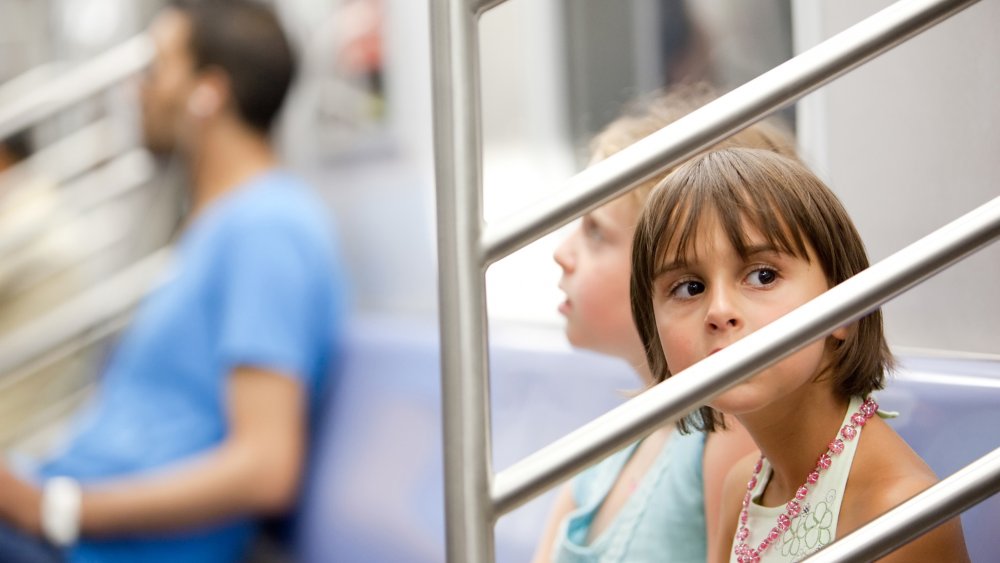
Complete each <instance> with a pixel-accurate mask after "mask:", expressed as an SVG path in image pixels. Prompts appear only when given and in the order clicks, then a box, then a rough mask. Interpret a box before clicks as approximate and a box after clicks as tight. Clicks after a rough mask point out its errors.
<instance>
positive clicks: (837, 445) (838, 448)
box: [827, 438, 844, 455]
mask: <svg viewBox="0 0 1000 563" xmlns="http://www.w3.org/2000/svg"><path fill="white" fill-rule="evenodd" d="M827 447H828V448H829V449H830V451H831V452H833V453H834V455H836V454H839V453H840V452H842V451H844V441H843V440H841V439H840V438H837V439H836V440H834V441H832V442H830V445H829V446H827Z"/></svg>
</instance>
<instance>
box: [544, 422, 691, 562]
mask: <svg viewBox="0 0 1000 563" xmlns="http://www.w3.org/2000/svg"><path fill="white" fill-rule="evenodd" d="M637 446H638V442H637V443H635V444H632V445H631V446H629V447H628V448H625V449H624V450H622V451H620V452H618V453H616V454H613V455H612V456H610V457H608V458H607V459H605V460H604V461H602V462H601V463H598V464H597V465H595V466H593V467H591V468H589V469H587V470H585V471H584V472H583V473H580V474H579V475H578V476H577V477H576V478H574V479H573V481H572V491H573V500H574V502H575V504H576V509H575V510H573V511H572V512H570V513H569V514H568V515H567V517H566V519H565V520H563V521H562V522H561V524H560V527H559V535H558V536H557V537H556V541H555V545H554V546H553V554H552V560H553V561H554V562H556V563H598V562H600V563H611V562H623V563H624V562H627V563H695V562H698V563H701V562H703V561H705V558H706V557H707V556H708V553H707V549H708V546H707V540H706V533H705V495H704V481H703V478H702V470H701V468H702V459H703V457H704V450H705V435H704V434H702V433H700V432H698V433H693V434H681V433H680V432H678V431H677V430H674V431H673V432H672V433H671V435H670V438H669V440H667V442H666V444H664V446H663V450H662V451H661V452H660V454H659V455H658V456H657V458H656V461H655V462H654V463H653V465H652V466H650V468H649V470H648V471H646V474H645V475H643V476H642V479H641V480H640V482H639V484H638V486H637V488H636V489H635V491H633V492H632V494H631V495H629V498H628V500H627V501H625V504H624V505H622V507H621V510H620V511H619V512H618V514H616V515H615V518H614V520H613V521H612V523H611V524H610V525H609V526H608V527H607V528H606V529H604V530H603V531H602V532H601V534H600V535H598V536H597V537H596V538H594V539H593V541H592V542H590V543H588V542H587V536H588V535H589V534H590V526H591V524H592V523H593V521H594V517H595V516H596V515H597V511H598V509H600V507H601V505H602V504H603V503H604V499H605V498H606V497H607V496H608V493H610V492H611V488H612V486H614V484H615V482H616V481H617V480H618V476H619V475H620V474H621V471H622V469H623V468H624V467H625V463H626V462H627V461H628V460H629V458H631V457H632V454H633V453H635V449H636V447H637Z"/></svg>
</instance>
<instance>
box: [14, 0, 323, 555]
mask: <svg viewBox="0 0 1000 563" xmlns="http://www.w3.org/2000/svg"><path fill="white" fill-rule="evenodd" d="M150 32H151V35H152V38H153V39H154V41H155V45H156V55H155V60H154V62H153V65H152V67H151V68H150V70H149V73H148V75H147V76H146V77H145V81H144V85H143V111H142V118H143V119H142V121H143V129H144V134H145V140H146V143H147V145H148V147H149V148H150V149H151V150H153V151H154V152H157V153H161V154H171V153H172V154H175V155H176V156H177V158H178V159H179V161H180V162H181V163H182V164H183V166H184V168H185V172H186V175H187V178H188V180H189V188H190V189H189V194H190V211H189V213H188V214H187V216H186V218H185V223H184V227H183V232H182V234H181V235H180V237H179V240H178V241H177V245H176V252H175V256H174V259H173V262H172V264H171V266H170V268H169V272H168V275H167V276H165V278H164V279H163V280H162V281H161V283H160V285H159V286H158V287H157V288H156V289H155V291H154V292H153V293H152V294H150V295H149V297H147V299H146V300H145V301H144V302H143V304H142V305H141V307H140V310H139V311H138V313H137V316H136V318H135V320H134V321H133V323H132V325H131V327H130V328H129V329H128V330H127V332H126V334H125V336H124V338H123V340H122V341H121V344H120V346H119V347H118V348H117V349H116V350H115V351H114V354H113V356H112V358H111V361H110V363H109V365H108V366H107V369H106V371H105V374H104V376H103V380H102V382H101V384H102V386H101V389H100V390H99V392H98V393H97V395H96V397H95V398H94V400H93V401H92V402H91V404H90V405H89V406H88V408H87V409H86V410H85V412H84V414H83V416H82V417H81V418H80V419H79V420H78V421H77V423H76V425H75V426H74V430H75V432H74V434H73V435H72V436H70V438H69V440H68V441H67V442H66V444H65V445H64V446H63V447H61V448H59V449H58V450H57V451H56V453H55V454H54V455H53V456H52V457H50V458H49V459H47V460H45V461H44V462H43V463H41V464H40V465H39V466H38V467H37V468H36V469H35V470H34V471H32V472H30V473H28V474H26V475H18V474H17V473H16V472H15V471H14V470H12V469H11V468H9V467H7V466H3V465H0V560H3V561H21V560H30V561H61V560H69V561H206V562H208V561H211V562H220V561H237V560H241V559H243V558H244V557H245V556H246V554H247V549H248V546H249V544H250V541H251V539H252V538H253V537H254V533H255V529H256V527H255V525H254V521H255V520H257V519H258V518H259V517H262V516H272V515H280V514H283V513H285V512H286V511H287V510H288V509H290V508H291V507H292V506H293V504H294V503H295V500H296V495H297V492H298V489H299V483H300V481H301V476H302V473H303V468H304V466H305V463H306V458H307V448H308V435H309V429H310V419H311V415H313V414H315V413H316V411H317V407H318V400H319V398H320V397H321V396H322V393H323V388H324V382H325V380H326V376H327V373H328V371H329V370H330V368H331V366H332V365H333V364H334V363H335V362H336V358H337V352H338V350H337V349H338V346H337V341H338V338H339V329H338V326H339V322H338V321H339V319H340V317H341V315H342V312H343V303H342V300H341V295H340V288H341V286H342V277H341V275H342V272H340V270H339V266H338V263H337V261H336V251H335V247H334V241H333V236H332V235H333V234H332V232H331V230H330V226H329V224H328V218H327V217H326V216H325V215H324V214H323V212H322V211H321V204H320V203H318V201H317V200H316V199H315V198H314V196H313V195H312V194H311V193H310V188H309V187H308V186H307V185H305V184H304V183H303V182H302V181H300V180H298V179H296V178H295V177H294V176H293V175H292V174H290V173H289V172H286V171H283V170H282V169H281V168H280V166H279V163H278V159H277V157H276V155H275V152H274V149H273V148H272V146H271V143H270V142H269V133H270V130H271V126H272V123H273V121H274V119H275V116H276V115H277V113H278V111H279V109H280V107H281V105H282V102H283V100H284V98H285V95H286V93H287V91H288V88H289V85H290V83H291V81H292V78H293V75H294V66H295V65H294V60H293V56H292V50H291V48H290V45H289V42H288V41H287V40H286V37H285V35H284V33H283V31H282V28H281V26H280V25H279V22H278V20H277V19H276V17H275V16H274V15H273V14H272V13H271V11H269V10H268V9H267V8H265V7H262V6H261V5H260V4H258V3H254V2H250V1H243V0H231V1H226V2H203V3H195V2H184V1H177V2H173V3H171V5H170V6H169V7H167V8H166V9H164V10H163V11H162V12H160V13H159V14H158V16H157V17H156V19H155V21H154V23H153V24H152V26H151V28H150Z"/></svg>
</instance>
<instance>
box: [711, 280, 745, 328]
mask: <svg viewBox="0 0 1000 563" xmlns="http://www.w3.org/2000/svg"><path fill="white" fill-rule="evenodd" d="M705 325H706V326H707V327H708V328H709V329H710V330H712V331H717V330H728V329H734V328H740V327H742V326H743V319H742V317H741V315H740V314H739V310H738V307H737V305H736V301H735V296H734V295H733V294H732V292H730V291H728V290H725V289H718V288H713V289H712V293H711V296H710V299H709V301H708V311H707V312H706V314H705Z"/></svg>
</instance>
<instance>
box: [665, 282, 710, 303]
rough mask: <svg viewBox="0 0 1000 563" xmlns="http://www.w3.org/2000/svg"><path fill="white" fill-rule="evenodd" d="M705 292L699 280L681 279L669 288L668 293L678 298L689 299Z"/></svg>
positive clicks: (703, 285)
mask: <svg viewBox="0 0 1000 563" xmlns="http://www.w3.org/2000/svg"><path fill="white" fill-rule="evenodd" d="M704 292H705V284H703V283H701V282H700V281H694V280H688V281H682V282H680V283H678V284H677V285H675V286H674V288H673V289H671V290H670V295H671V296H673V297H678V298H680V299H690V298H692V297H694V296H695V295H698V294H700V293H704Z"/></svg>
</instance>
